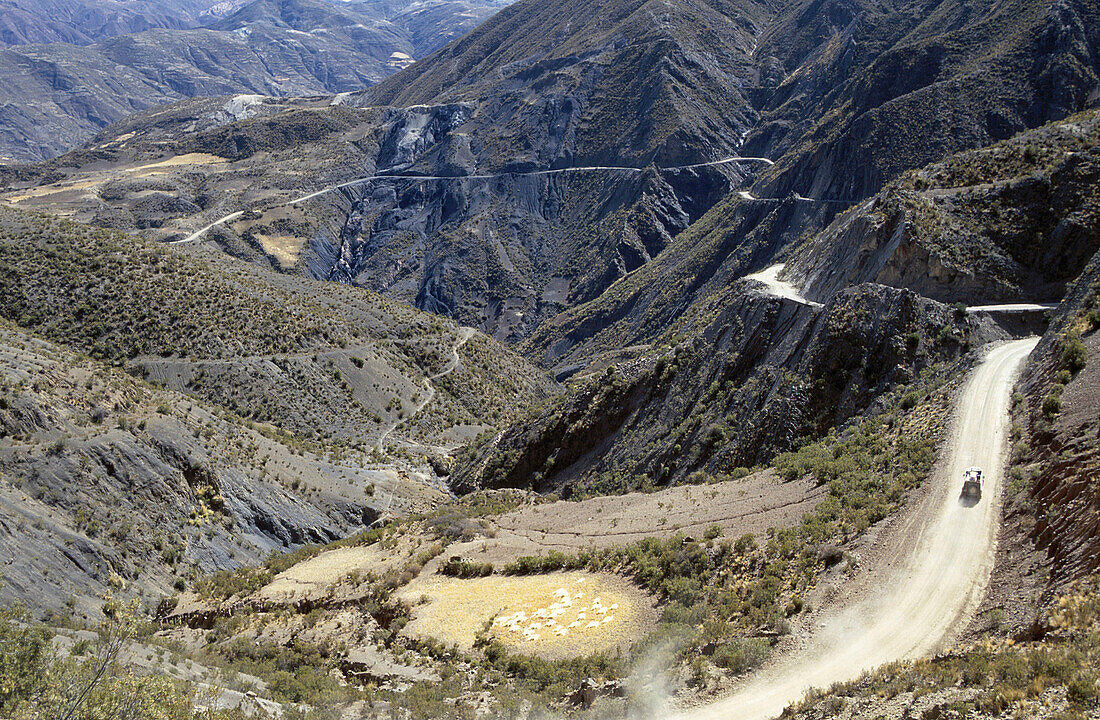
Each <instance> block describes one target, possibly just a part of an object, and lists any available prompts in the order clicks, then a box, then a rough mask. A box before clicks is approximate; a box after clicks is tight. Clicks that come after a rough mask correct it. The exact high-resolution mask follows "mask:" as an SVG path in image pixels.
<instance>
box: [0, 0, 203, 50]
mask: <svg viewBox="0 0 1100 720" xmlns="http://www.w3.org/2000/svg"><path fill="white" fill-rule="evenodd" d="M215 7H216V4H215V0H170V2H157V1H155V0H4V2H2V3H0V44H4V45H27V44H34V43H55V42H63V43H71V44H75V45H90V44H91V43H93V42H95V41H97V40H102V39H104V38H108V37H115V36H118V35H125V34H127V33H134V32H141V31H143V30H149V29H151V28H173V29H177V30H178V29H183V28H189V27H195V26H196V25H197V24H198V23H199V21H200V18H201V17H202V16H203V14H204V13H208V12H210V11H211V10H213V9H215Z"/></svg>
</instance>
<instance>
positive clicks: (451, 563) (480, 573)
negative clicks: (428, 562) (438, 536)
mask: <svg viewBox="0 0 1100 720" xmlns="http://www.w3.org/2000/svg"><path fill="white" fill-rule="evenodd" d="M439 572H440V574H442V575H446V576H448V577H457V578H477V577H487V576H489V575H492V574H493V564H492V563H491V562H483V563H478V562H467V561H465V560H459V559H458V558H451V559H450V560H448V561H447V562H445V563H443V565H442V566H440V568H439Z"/></svg>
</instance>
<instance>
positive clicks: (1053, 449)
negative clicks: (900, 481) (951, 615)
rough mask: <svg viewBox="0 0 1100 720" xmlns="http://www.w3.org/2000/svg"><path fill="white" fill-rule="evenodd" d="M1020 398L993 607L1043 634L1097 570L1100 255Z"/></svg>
mask: <svg viewBox="0 0 1100 720" xmlns="http://www.w3.org/2000/svg"><path fill="white" fill-rule="evenodd" d="M1052 315H1053V317H1052V320H1051V325H1050V330H1049V332H1047V334H1046V335H1045V336H1044V337H1043V340H1042V342H1041V343H1040V344H1039V347H1038V348H1037V349H1036V352H1035V355H1034V361H1033V362H1032V363H1031V364H1030V365H1029V366H1028V368H1027V371H1026V373H1025V375H1024V377H1023V380H1022V382H1021V386H1020V392H1019V394H1018V395H1017V396H1016V398H1015V399H1016V407H1015V411H1014V419H1015V423H1016V424H1015V425H1014V428H1013V436H1012V442H1013V447H1012V468H1011V471H1010V474H1011V478H1012V482H1011V484H1010V486H1009V488H1008V494H1007V495H1008V496H1007V499H1006V522H1005V526H1006V536H1005V539H1004V541H1003V542H1002V544H1001V550H1000V552H999V554H998V558H997V567H996V570H995V572H994V585H993V591H992V593H991V597H990V599H989V601H988V602H987V613H994V611H995V610H996V609H997V608H1002V610H1001V612H1000V613H997V614H999V615H1000V618H1001V622H1000V624H1001V625H1002V626H1003V627H1001V628H998V629H1001V630H1002V631H1004V632H1009V633H1012V634H1013V635H1015V636H1017V637H1027V638H1031V639H1036V638H1040V637H1042V636H1043V635H1044V634H1045V633H1047V632H1049V631H1051V630H1057V628H1056V627H1052V626H1051V625H1050V623H1049V622H1047V621H1046V619H1045V617H1044V615H1045V612H1046V611H1047V610H1048V609H1049V608H1050V606H1051V604H1052V601H1053V599H1054V598H1055V597H1056V596H1057V595H1059V594H1063V593H1067V592H1071V591H1072V587H1073V583H1075V582H1078V581H1081V580H1082V579H1083V578H1086V577H1088V576H1089V575H1091V574H1094V573H1096V572H1097V571H1098V570H1100V538H1098V536H1097V532H1096V527H1097V518H1098V516H1097V512H1096V508H1097V503H1098V498H1100V488H1098V486H1097V480H1096V477H1095V467H1096V464H1097V462H1098V461H1100V433H1098V428H1097V413H1098V409H1100V380H1098V373H1100V333H1097V330H1100V256H1093V257H1092V259H1091V260H1090V262H1089V263H1088V265H1087V267H1086V268H1085V270H1084V272H1083V273H1082V274H1081V276H1080V277H1079V278H1077V279H1076V280H1075V281H1073V282H1072V283H1071V284H1070V286H1069V288H1068V289H1067V293H1066V299H1065V301H1063V303H1062V305H1061V307H1060V308H1059V309H1058V310H1056V311H1054V312H1053V313H1052Z"/></svg>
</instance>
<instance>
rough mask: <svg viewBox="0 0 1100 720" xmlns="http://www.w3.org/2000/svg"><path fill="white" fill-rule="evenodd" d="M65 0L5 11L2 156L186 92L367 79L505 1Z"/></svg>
mask: <svg viewBox="0 0 1100 720" xmlns="http://www.w3.org/2000/svg"><path fill="white" fill-rule="evenodd" d="M61 5H62V6H63V7H60V8H55V7H54V6H53V4H50V3H43V4H41V5H39V4H35V3H31V2H22V1H21V2H20V3H19V4H18V8H12V9H11V10H10V12H9V11H8V10H4V11H3V14H2V17H3V18H4V20H5V21H6V22H7V23H8V24H9V25H12V26H18V28H20V29H19V30H18V31H16V30H13V31H12V32H11V33H10V34H9V36H8V37H2V38H0V40H4V41H6V42H7V47H4V48H2V49H0V79H2V83H0V85H2V87H3V90H0V157H7V158H8V159H9V160H19V161H27V160H35V159H41V158H45V157H51V156H53V155H56V154H58V153H60V152H63V151H65V150H68V149H71V148H73V147H76V146H78V145H81V144H83V143H84V142H85V141H87V140H88V138H89V137H91V136H92V135H93V134H94V133H95V132H96V131H98V130H99V129H101V128H103V127H105V126H106V125H109V124H110V123H112V122H115V121H117V120H120V119H122V118H124V117H126V116H127V115H130V114H132V113H134V112H136V111H139V110H143V109H145V108H149V107H152V106H154V105H161V104H164V103H168V102H172V101H175V100H181V99H184V98H189V97H198V96H211V95H226V94H258V95H274V96H287V95H319V94H330V93H338V92H350V91H355V90H360V89H362V88H364V87H366V86H368V85H370V84H372V83H375V82H378V81H379V80H381V79H382V78H384V77H387V76H388V75H391V74H393V73H394V72H396V71H397V70H399V69H401V68H402V67H404V66H406V65H408V64H409V63H411V62H412V61H413V60H414V59H418V58H422V57H424V56H426V55H427V54H429V53H430V52H431V51H433V50H435V49H436V48H438V47H439V46H441V45H443V44H445V43H446V42H447V41H448V40H450V39H452V38H454V37H456V36H458V35H461V34H463V33H464V32H466V31H467V30H469V29H471V28H473V27H474V26H475V25H477V23H478V22H480V21H481V20H483V19H484V18H486V17H488V16H489V15H491V14H492V13H493V12H495V11H496V10H498V9H499V8H500V7H501V6H502V4H501V3H500V2H497V0H486V1H485V2H481V1H480V0H477V1H475V2H465V1H461V2H450V1H449V0H442V1H440V2H429V3H422V4H419V5H415V6H410V7H405V6H404V5H395V4H394V3H386V2H357V3H344V2H336V3H333V2H327V1H326V0H257V1H256V2H253V3H250V4H246V5H243V6H241V7H240V8H239V9H236V10H235V11H234V12H231V13H229V14H227V15H226V16H225V17H217V16H214V15H211V14H203V12H202V11H206V10H209V9H210V8H207V7H204V6H203V5H204V4H202V3H199V4H195V3H190V4H187V3H184V4H183V5H181V7H180V8H178V11H177V10H173V11H171V12H168V11H166V10H165V9H163V6H162V5H160V4H159V3H146V4H144V5H142V4H135V3H116V5H118V6H119V7H120V8H121V9H116V8H113V7H109V6H104V5H95V8H94V12H93V11H92V10H89V9H88V8H87V7H85V6H83V5H80V4H79V3H69V4H66V3H61ZM108 5H109V4H108ZM214 7H216V8H219V9H220V10H228V8H227V7H225V6H224V5H219V6H214Z"/></svg>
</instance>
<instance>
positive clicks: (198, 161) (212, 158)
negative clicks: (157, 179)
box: [125, 153, 225, 175]
mask: <svg viewBox="0 0 1100 720" xmlns="http://www.w3.org/2000/svg"><path fill="white" fill-rule="evenodd" d="M217 163H225V159H224V158H220V157H218V156H217V155H211V154H209V153H187V154H185V155H175V156H173V157H170V158H168V159H167V160H161V161H160V162H155V163H146V164H144V165H138V166H137V167H135V168H127V169H126V170H125V172H132V173H137V174H138V175H149V174H155V173H156V171H157V170H161V169H164V168H172V167H178V166H180V165H214V164H217Z"/></svg>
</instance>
